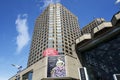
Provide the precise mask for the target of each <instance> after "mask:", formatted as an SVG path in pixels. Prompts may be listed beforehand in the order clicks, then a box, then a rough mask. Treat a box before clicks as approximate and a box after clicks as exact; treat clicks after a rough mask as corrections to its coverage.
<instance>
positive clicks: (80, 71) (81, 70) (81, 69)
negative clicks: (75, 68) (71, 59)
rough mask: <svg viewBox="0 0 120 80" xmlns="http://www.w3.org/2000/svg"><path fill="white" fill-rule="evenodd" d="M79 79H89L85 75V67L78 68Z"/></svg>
mask: <svg viewBox="0 0 120 80" xmlns="http://www.w3.org/2000/svg"><path fill="white" fill-rule="evenodd" d="M79 76H80V80H89V79H88V75H87V70H86V68H85V67H83V68H79Z"/></svg>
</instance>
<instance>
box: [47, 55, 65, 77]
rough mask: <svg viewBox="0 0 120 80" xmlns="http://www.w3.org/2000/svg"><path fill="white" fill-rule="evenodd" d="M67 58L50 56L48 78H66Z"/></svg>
mask: <svg viewBox="0 0 120 80" xmlns="http://www.w3.org/2000/svg"><path fill="white" fill-rule="evenodd" d="M65 76H66V71H65V57H64V56H49V57H48V69H47V77H65Z"/></svg>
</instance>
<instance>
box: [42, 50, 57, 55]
mask: <svg viewBox="0 0 120 80" xmlns="http://www.w3.org/2000/svg"><path fill="white" fill-rule="evenodd" d="M54 55H58V51H56V50H55V49H54V48H47V49H46V50H45V51H44V52H43V56H54Z"/></svg>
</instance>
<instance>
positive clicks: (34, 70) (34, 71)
mask: <svg viewBox="0 0 120 80" xmlns="http://www.w3.org/2000/svg"><path fill="white" fill-rule="evenodd" d="M80 35H81V33H80V29H79V24H78V19H77V17H76V16H75V15H73V14H72V13H71V12H70V11H69V10H67V9H66V8H65V7H64V6H62V5H61V4H59V3H57V4H50V5H49V6H48V7H47V8H46V9H45V10H44V11H43V13H42V14H41V15H40V16H39V17H38V18H37V19H36V22H35V27H34V33H33V37H32V43H31V48H30V54H29V59H28V64H27V68H26V69H25V70H23V71H22V72H20V73H18V74H17V79H18V78H21V80H26V79H28V80H48V79H50V80H53V79H56V78H57V79H60V80H61V79H64V80H69V79H70V80H71V79H75V80H76V79H79V72H78V68H79V67H81V64H80V62H79V59H78V57H77V54H76V52H75V51H74V50H75V49H74V47H72V45H73V43H75V40H76V38H78V37H79V36H80ZM47 49H50V51H47V52H50V53H54V51H57V55H55V56H44V55H43V53H44V51H46V50H47ZM58 68H59V70H58ZM15 79H16V78H15ZM10 80H12V79H10ZM13 80H14V79H13Z"/></svg>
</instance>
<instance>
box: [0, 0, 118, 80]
mask: <svg viewBox="0 0 120 80" xmlns="http://www.w3.org/2000/svg"><path fill="white" fill-rule="evenodd" d="M56 1H57V2H60V3H61V4H63V5H64V6H65V7H66V8H68V9H69V10H70V11H71V12H72V13H73V14H75V15H76V16H77V17H78V19H79V24H80V27H81V28H82V27H83V26H85V25H87V24H88V23H89V22H90V21H92V20H93V17H95V18H101V17H103V18H105V19H106V21H110V20H111V18H112V16H113V14H115V13H116V12H118V11H119V10H120V3H119V2H120V0H118V1H117V0H0V25H1V26H0V64H1V66H0V70H1V71H0V80H8V78H10V77H11V76H13V75H14V74H16V72H17V69H16V68H14V67H13V66H11V64H17V65H22V66H23V68H25V67H26V65H27V59H28V54H29V49H30V43H31V37H32V32H33V28H34V23H35V19H36V18H37V17H38V16H39V15H40V14H41V12H42V11H43V10H44V8H45V7H46V6H47V5H48V4H49V3H50V2H56ZM116 1H117V4H116Z"/></svg>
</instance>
